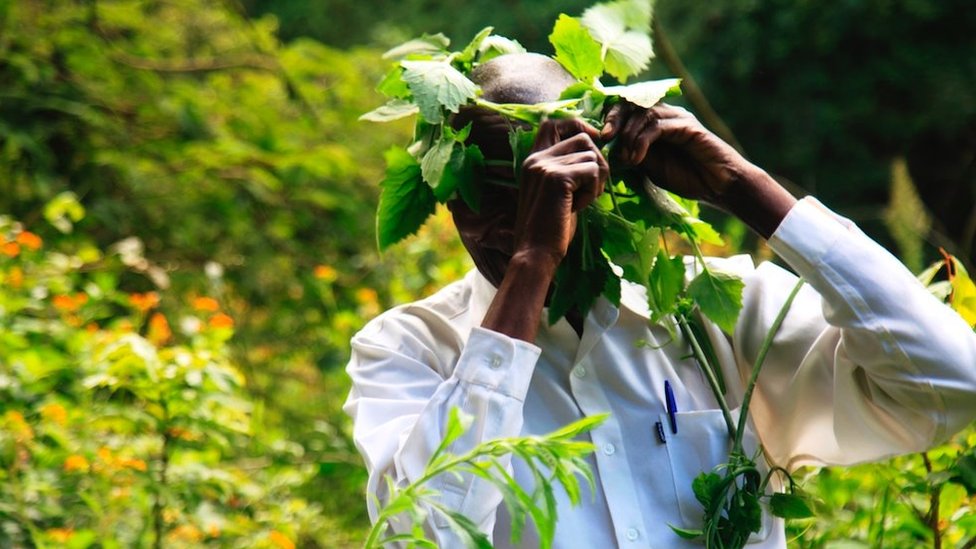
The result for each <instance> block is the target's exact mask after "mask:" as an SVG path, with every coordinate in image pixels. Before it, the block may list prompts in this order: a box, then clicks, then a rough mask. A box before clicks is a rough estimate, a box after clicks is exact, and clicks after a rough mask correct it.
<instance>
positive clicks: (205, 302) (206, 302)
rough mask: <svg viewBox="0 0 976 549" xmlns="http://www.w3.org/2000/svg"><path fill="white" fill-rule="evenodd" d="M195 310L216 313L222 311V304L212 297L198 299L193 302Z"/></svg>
mask: <svg viewBox="0 0 976 549" xmlns="http://www.w3.org/2000/svg"><path fill="white" fill-rule="evenodd" d="M193 308H194V309H196V310H198V311H205V312H208V313H216V312H217V311H219V310H220V303H217V300H216V299H214V298H212V297H198V298H196V299H194V300H193Z"/></svg>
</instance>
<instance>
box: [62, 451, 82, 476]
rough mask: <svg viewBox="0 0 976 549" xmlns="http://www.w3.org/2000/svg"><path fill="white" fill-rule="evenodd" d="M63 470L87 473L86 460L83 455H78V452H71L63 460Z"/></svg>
mask: <svg viewBox="0 0 976 549" xmlns="http://www.w3.org/2000/svg"><path fill="white" fill-rule="evenodd" d="M64 470H65V471H67V472H69V473H73V472H79V473H87V472H88V460H87V459H85V456H79V455H78V454H72V455H70V456H68V457H67V458H65V460H64Z"/></svg>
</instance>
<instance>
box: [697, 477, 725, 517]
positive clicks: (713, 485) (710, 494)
mask: <svg viewBox="0 0 976 549" xmlns="http://www.w3.org/2000/svg"><path fill="white" fill-rule="evenodd" d="M721 482H722V477H720V476H718V474H716V473H701V474H699V475H698V476H697V477H695V479H694V480H693V481H692V482H691V491H692V492H694V494H695V499H697V500H698V502H699V503H701V504H702V507H704V508H706V509H708V508H709V507H711V506H712V499H713V498H714V497H715V492H716V490H718V488H719V485H720V484H721Z"/></svg>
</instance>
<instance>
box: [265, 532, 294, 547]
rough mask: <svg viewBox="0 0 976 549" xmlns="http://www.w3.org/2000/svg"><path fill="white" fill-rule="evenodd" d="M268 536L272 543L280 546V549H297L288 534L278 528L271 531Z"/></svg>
mask: <svg viewBox="0 0 976 549" xmlns="http://www.w3.org/2000/svg"><path fill="white" fill-rule="evenodd" d="M268 538H269V539H270V540H271V543H273V544H274V546H275V547H278V548H279V549H295V542H293V541H292V540H290V539H288V536H286V535H284V534H282V533H281V532H279V531H277V530H272V531H271V533H270V534H268Z"/></svg>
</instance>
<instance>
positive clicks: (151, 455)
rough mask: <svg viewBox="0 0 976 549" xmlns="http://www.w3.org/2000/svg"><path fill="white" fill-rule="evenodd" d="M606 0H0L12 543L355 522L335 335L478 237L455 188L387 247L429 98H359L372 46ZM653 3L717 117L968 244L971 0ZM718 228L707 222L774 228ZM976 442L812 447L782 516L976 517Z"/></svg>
mask: <svg viewBox="0 0 976 549" xmlns="http://www.w3.org/2000/svg"><path fill="white" fill-rule="evenodd" d="M588 5H590V2H581V1H578V0H572V1H563V2H556V1H554V0H539V1H529V0H499V1H496V2H490V3H489V2H485V1H481V0H477V1H475V0H468V1H466V2H456V1H446V2H444V1H442V2H430V1H425V0H400V1H392V0H376V1H371V2H370V1H367V2H363V1H347V0H343V1H322V2H315V1H307V0H306V1H302V0H275V1H271V0H240V1H239V0H222V1H206V0H143V1H137V0H0V546H3V547H35V546H36V547H62V546H67V547H78V548H82V547H183V546H217V547H278V548H284V549H289V548H294V547H310V548H311V547H354V546H357V544H358V543H361V541H362V538H363V535H364V533H365V529H366V524H367V519H366V517H365V505H364V495H363V493H362V489H363V483H364V480H365V474H364V471H363V468H362V465H361V462H360V459H359V456H358V454H357V453H356V450H355V448H354V447H353V445H352V443H351V441H350V438H349V424H348V420H347V419H346V418H345V417H344V416H343V414H342V412H341V405H342V402H343V400H344V398H345V394H346V392H347V390H348V382H347V380H346V378H345V376H344V373H343V366H344V363H345V360H346V358H347V355H348V340H349V337H350V336H351V335H352V334H353V333H354V332H355V331H356V330H357V329H358V328H359V327H361V326H362V325H363V324H364V323H365V322H366V321H367V320H368V319H369V318H371V317H372V316H375V315H376V314H378V313H379V312H380V311H381V310H383V309H385V308H387V307H389V306H391V305H393V304H396V303H402V302H405V301H408V300H411V299H414V298H416V297H419V296H423V295H427V294H429V293H431V292H432V291H434V290H435V289H436V288H437V287H439V286H440V285H442V284H444V283H446V282H448V281H450V280H453V279H455V278H457V277H459V276H460V275H461V274H462V273H463V272H465V271H466V270H467V269H468V268H469V265H470V263H469V261H468V259H467V258H466V257H465V255H464V254H463V252H462V249H461V248H460V246H459V245H458V243H457V241H456V239H455V237H454V235H453V231H452V228H451V225H450V221H449V219H448V217H447V216H445V215H444V213H443V212H441V213H440V214H439V215H438V218H437V220H436V221H435V222H434V223H431V224H429V225H428V227H426V228H425V229H424V230H423V231H422V233H421V234H420V235H419V236H418V237H416V238H414V239H411V240H410V241H408V242H406V243H404V244H401V245H399V246H397V247H396V248H395V249H394V250H393V251H391V252H388V253H386V254H384V255H383V256H380V255H379V254H378V253H377V252H376V246H375V237H374V232H373V227H374V222H373V211H374V208H375V205H376V199H377V196H378V186H377V182H378V181H379V179H380V177H381V175H382V170H383V165H382V151H383V150H385V149H386V148H387V147H389V146H390V145H391V144H403V143H404V142H405V141H406V140H407V139H408V138H409V132H410V130H411V128H410V126H409V122H406V123H403V124H398V125H384V126H376V125H371V124H369V123H364V122H358V121H357V117H358V116H359V115H360V114H362V113H363V112H365V111H368V110H370V109H372V108H373V107H375V106H376V105H378V104H379V103H380V101H381V100H380V98H379V97H378V96H377V94H375V93H374V91H373V87H374V85H375V83H376V82H377V81H378V77H379V76H380V75H382V74H383V72H384V71H385V70H386V69H387V68H388V67H387V62H385V61H383V60H382V59H381V58H380V54H381V52H382V51H383V50H384V49H385V48H387V47H390V46H392V45H395V44H396V43H399V42H401V41H403V40H405V39H408V38H411V37H413V36H415V35H418V34H420V33H422V32H444V33H445V34H447V35H448V36H450V37H451V38H452V39H454V41H455V42H457V43H464V42H465V41H467V40H468V39H469V38H470V37H471V36H472V35H473V34H474V33H475V32H476V31H477V30H478V29H480V28H482V27H484V26H487V25H493V26H494V27H495V29H496V32H497V33H499V34H503V35H506V36H508V37H511V38H515V39H518V40H519V41H520V42H521V43H522V44H523V45H525V46H526V47H527V48H528V49H530V50H533V51H539V52H544V53H549V52H550V48H549V45H548V43H547V39H546V36H547V35H548V33H549V31H550V29H551V26H552V23H553V21H554V20H555V19H556V17H557V15H558V14H559V13H560V12H566V13H569V14H572V15H578V14H579V13H581V12H582V10H583V9H585V7H587V6H588ZM655 16H656V23H655V36H654V38H655V43H656V49H657V51H658V59H657V60H656V61H655V62H654V63H653V64H652V68H651V70H650V72H649V74H648V75H647V76H649V77H660V76H674V75H679V76H683V77H685V78H686V84H690V83H694V84H696V85H697V88H698V89H700V92H701V93H700V94H697V95H696V94H694V93H692V94H686V96H685V97H684V98H682V99H681V101H683V102H685V104H686V105H687V106H689V108H691V109H692V110H693V111H695V112H697V113H698V114H699V116H701V117H702V119H703V120H704V121H705V122H706V123H707V124H708V125H710V126H712V128H713V129H715V130H716V131H717V132H720V133H721V134H722V135H723V136H724V137H726V138H727V139H729V140H732V141H734V142H735V143H736V144H737V145H738V146H739V147H741V149H742V150H743V151H744V152H745V153H746V154H747V155H748V156H749V157H750V158H751V159H752V160H754V161H755V162H756V163H757V164H759V165H761V166H763V167H764V168H766V169H767V170H769V171H770V172H771V173H773V174H775V175H776V176H777V177H778V178H780V179H781V180H782V181H783V182H784V184H786V185H788V186H789V188H790V189H791V190H792V191H794V192H795V193H797V194H804V193H813V194H815V195H816V196H818V197H819V198H821V200H823V201H824V202H825V203H826V204H827V205H828V206H830V207H832V208H834V209H835V210H837V211H839V212H840V213H842V214H844V215H847V216H849V217H851V218H853V219H854V220H855V221H856V222H858V223H859V224H860V225H861V226H862V227H863V228H865V230H867V231H868V232H869V233H870V234H871V235H872V236H874V237H875V238H877V239H878V240H879V241H881V242H882V243H883V244H885V245H886V246H888V247H889V248H890V249H891V250H892V251H893V252H895V253H896V254H898V255H899V256H900V257H902V258H903V259H904V260H905V261H906V263H907V264H908V265H909V266H910V267H911V268H912V269H915V270H919V269H921V268H922V267H923V266H925V265H927V264H928V263H930V262H931V261H932V260H934V259H937V258H938V257H939V253H938V248H939V247H943V248H944V249H946V250H947V251H948V252H950V253H953V254H955V255H957V256H958V257H960V259H962V261H963V262H964V263H965V264H966V265H967V266H968V267H969V268H970V271H972V266H973V263H974V258H976V32H974V29H976V10H973V9H972V6H971V5H970V4H969V2H964V1H962V0H844V1H838V2H832V3H829V4H825V3H822V2H813V1H803V0H794V1H787V0H767V1H759V0H716V1H713V2H684V1H679V0H659V1H658V2H657V4H656V8H655ZM710 215H711V216H712V217H711V219H712V220H713V221H716V222H717V223H719V224H720V225H723V226H727V227H729V228H730V229H731V233H732V234H740V235H741V231H739V230H738V229H736V228H735V227H734V223H732V222H730V221H727V220H725V219H724V218H722V217H721V216H720V215H718V214H717V213H712V214H710ZM730 241H731V244H730V246H729V247H727V248H726V249H723V250H713V251H715V252H717V253H733V252H738V251H744V252H749V253H757V254H764V253H765V252H764V250H763V249H762V246H761V243H759V242H757V241H755V239H752V238H749V237H741V238H732V239H730ZM972 442H973V441H969V440H966V438H965V436H964V437H963V438H962V439H960V440H959V441H957V443H956V446H951V447H949V449H947V450H941V452H942V453H934V454H932V455H927V456H925V457H924V459H923V457H922V456H910V457H906V458H901V459H902V461H901V462H899V463H897V464H895V465H891V466H877V465H875V466H870V467H867V466H866V467H865V468H862V469H851V470H837V471H834V470H830V471H825V472H814V473H811V475H812V479H813V480H812V481H811V482H812V483H813V486H814V488H813V490H814V491H815V492H816V491H818V490H819V492H817V493H818V494H820V495H821V497H822V499H824V500H825V508H824V509H823V512H824V513H825V517H826V520H821V521H818V522H817V523H811V524H805V525H799V526H797V527H794V528H793V533H794V534H795V535H796V536H798V537H797V538H796V539H795V540H794V541H793V542H792V543H793V544H794V545H795V546H799V547H819V546H829V544H831V543H833V544H834V546H839V545H837V543H840V542H841V541H844V540H846V541H845V542H847V543H849V544H851V545H847V546H850V547H874V546H890V547H916V546H919V545H920V544H921V545H931V544H933V543H934V540H936V539H939V540H941V541H940V543H944V544H946V545H947V546H951V545H955V544H959V545H963V544H966V543H967V540H970V539H972V537H973V535H974V534H976V524H973V522H974V520H973V519H971V518H970V517H971V513H970V512H969V509H970V506H971V505H976V502H974V500H972V498H971V495H970V494H969V492H967V491H966V489H965V486H966V484H965V483H962V484H960V483H958V482H957V483H955V484H953V483H951V482H949V480H950V477H951V476H952V474H955V473H951V471H956V470H957V469H958V467H957V466H958V464H959V463H960V459H961V458H960V456H961V455H962V454H963V453H965V452H968V451H969V450H968V449H969V448H970V447H971V446H972ZM953 467H956V468H957V469H953ZM894 471H899V474H897V475H896V474H895V473H894ZM940 471H941V472H943V473H945V474H944V475H943V477H945V478H935V479H933V478H932V475H933V474H935V473H939V472H940ZM950 473H951V474H950ZM899 483H900V484H899ZM933 497H934V499H933ZM934 503H939V504H940V505H934ZM933 507H935V508H937V509H938V508H941V512H936V513H935V514H932V512H931V510H932V508H933ZM973 544H976V542H972V543H970V544H968V545H967V546H969V547H972V546H973Z"/></svg>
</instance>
